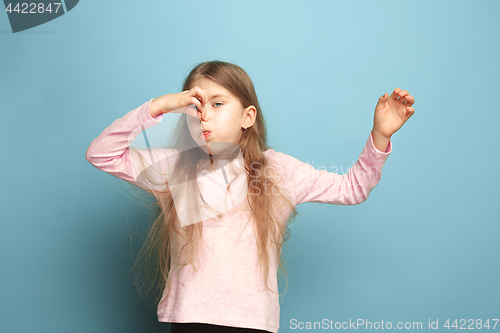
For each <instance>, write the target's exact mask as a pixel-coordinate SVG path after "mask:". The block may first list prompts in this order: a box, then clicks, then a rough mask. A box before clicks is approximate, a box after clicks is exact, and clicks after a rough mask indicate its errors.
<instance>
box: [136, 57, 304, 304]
mask: <svg viewBox="0 0 500 333" xmlns="http://www.w3.org/2000/svg"><path fill="white" fill-rule="evenodd" d="M200 77H204V78H208V79H210V80H212V81H214V82H215V83H217V84H219V85H220V86H222V87H224V88H225V89H227V90H228V91H229V92H231V93H232V94H233V95H234V96H235V97H237V98H238V99H239V100H240V102H241V105H242V106H243V108H247V107H248V106H250V105H253V106H255V108H256V110H257V113H256V119H255V123H254V125H253V126H251V127H250V128H248V129H246V130H243V129H242V135H241V137H240V140H239V142H237V145H238V146H239V148H240V150H241V153H242V156H243V160H244V165H245V170H246V171H247V175H248V183H247V189H248V196H247V203H248V207H249V210H250V211H251V216H253V217H254V219H255V220H254V221H255V223H256V225H255V226H254V228H255V238H256V242H257V248H258V257H259V264H260V267H261V273H262V278H263V280H264V281H265V286H266V288H267V289H268V290H270V289H269V285H268V283H267V282H268V274H269V266H270V258H269V257H270V248H269V247H270V246H271V249H273V248H272V247H273V246H274V251H275V253H276V262H279V272H278V273H279V276H284V277H285V280H286V285H287V286H288V279H287V276H286V268H285V265H284V264H285V260H284V258H283V257H282V255H281V254H282V251H281V250H282V246H283V243H284V242H285V241H286V240H287V239H288V238H289V234H290V230H289V228H288V225H289V224H290V222H291V221H292V220H293V219H294V218H295V217H296V215H297V211H296V210H295V207H294V205H293V204H292V202H291V200H290V197H289V195H288V194H287V193H286V191H284V189H283V188H282V187H281V186H279V184H278V182H279V181H280V176H282V174H283V172H282V170H278V169H277V168H275V165H272V163H269V161H268V160H267V159H266V158H265V156H264V154H263V152H264V151H266V150H267V149H270V148H271V147H269V146H268V145H267V142H266V139H267V136H266V125H265V121H264V116H263V114H262V110H261V108H260V106H259V102H258V99H257V94H256V92H255V88H254V85H253V83H252V80H251V79H250V77H249V76H248V74H247V73H246V72H245V71H244V70H243V69H242V68H241V67H239V66H237V65H234V64H231V63H228V62H222V61H209V62H203V63H200V64H198V65H197V66H196V67H195V68H194V69H193V70H192V71H191V72H190V73H189V75H188V76H187V78H186V79H185V81H184V84H183V91H184V90H188V89H189V88H191V84H192V83H193V82H194V81H195V80H196V79H198V78H200ZM190 140H191V141H192V137H191V134H190V132H189V129H188V125H187V119H186V114H181V116H180V118H179V121H178V123H177V124H176V127H175V130H174V132H173V136H172V139H171V144H170V145H168V147H169V148H174V149H175V148H179V146H180V145H181V144H182V142H188V141H190ZM200 152H201V149H199V151H197V150H196V149H190V150H186V151H184V153H182V154H179V158H178V159H177V161H176V162H175V169H174V171H173V174H175V173H176V171H175V170H182V171H183V174H185V175H187V177H190V179H193V178H195V176H196V173H197V171H198V170H199V167H200V165H205V164H206V159H205V158H204V157H205V156H206V154H205V155H204V154H203V153H201V154H200ZM132 153H134V151H132ZM135 155H136V156H137V158H139V159H140V160H141V161H142V163H144V164H147V162H146V161H145V160H144V158H143V157H142V156H141V155H140V154H137V153H135ZM144 168H145V166H144ZM269 188H272V189H273V190H272V191H269ZM276 188H278V189H279V191H277V193H276V191H275V189H276ZM264 193H265V194H264ZM152 194H154V197H155V199H156V201H155V200H153V202H154V203H153V204H152V205H150V206H149V207H150V208H152V212H153V220H154V221H153V222H152V224H151V226H150V228H149V231H148V234H147V236H146V238H145V240H144V242H143V244H142V247H141V248H140V250H139V251H138V252H137V255H136V256H135V260H134V264H133V266H132V272H133V274H134V284H135V286H136V288H137V290H138V292H139V296H140V298H141V300H146V301H152V303H151V306H152V307H153V306H158V302H160V303H161V302H163V301H165V299H166V297H167V296H168V293H167V294H165V297H163V299H162V295H163V293H164V291H165V289H168V290H170V286H171V283H172V276H171V275H172V274H171V273H172V271H171V269H172V268H179V269H182V268H183V267H185V266H186V265H189V264H192V265H193V267H195V269H196V266H195V262H196V258H197V253H198V250H199V244H200V243H201V242H200V238H202V237H201V236H202V227H203V225H202V223H194V224H190V225H187V226H183V227H179V225H178V222H179V220H178V216H177V212H176V209H175V206H174V203H173V201H174V200H173V198H172V193H170V191H169V190H168V188H167V189H166V190H165V191H154V193H152ZM181 254H182V255H181ZM182 257H184V260H181V258H182ZM285 290H286V289H285ZM270 291H271V292H273V291H272V290H270Z"/></svg>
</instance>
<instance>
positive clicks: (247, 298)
mask: <svg viewBox="0 0 500 333" xmlns="http://www.w3.org/2000/svg"><path fill="white" fill-rule="evenodd" d="M151 100H152V99H151ZM151 100H149V101H148V102H146V103H144V104H143V105H141V106H140V107H138V108H137V109H134V110H132V111H130V112H129V113H127V114H126V115H124V116H123V117H121V118H119V119H117V120H115V121H114V122H113V123H112V124H111V125H110V126H108V127H107V128H106V129H105V130H104V131H103V132H102V133H101V134H100V135H99V136H98V137H97V138H95V139H94V140H93V141H92V143H91V144H90V146H89V148H88V149H87V152H86V156H85V157H86V159H87V161H89V162H90V163H91V164H92V165H93V166H95V167H96V168H98V169H100V170H102V171H105V172H107V173H110V174H112V175H114V176H116V177H119V178H121V179H123V180H125V181H127V182H130V183H132V184H134V185H136V186H138V187H141V188H143V189H147V188H148V184H144V183H140V182H138V181H137V179H138V175H139V174H140V172H141V171H142V170H140V169H139V164H138V163H137V161H136V160H135V159H134V155H132V154H131V153H130V150H131V149H135V150H136V151H137V152H138V153H140V154H142V156H143V157H144V158H145V159H146V160H148V162H151V161H152V159H156V158H158V159H159V158H162V159H163V158H165V157H166V156H167V155H169V154H171V153H172V150H171V149H165V148H152V149H151V150H148V149H136V148H133V147H129V145H130V144H131V143H132V141H133V140H134V139H135V137H136V136H137V135H138V134H139V133H141V131H142V130H143V129H146V128H149V127H151V126H154V125H156V124H158V123H160V122H161V120H162V118H163V114H160V115H158V116H157V117H155V118H152V117H151V115H150V114H149V107H150V104H151ZM391 151H392V143H391V142H389V145H388V147H387V150H386V151H385V152H381V151H379V150H378V149H377V148H376V147H375V146H374V144H373V137H372V134H371V133H370V136H369V137H368V140H367V142H366V144H365V146H364V148H363V151H362V152H361V154H360V155H359V158H358V161H357V162H356V163H355V164H354V165H353V166H352V167H351V168H350V169H349V171H348V173H347V174H344V175H338V174H336V173H333V172H329V171H326V170H317V169H315V168H314V167H313V166H311V165H310V164H307V163H304V162H302V161H300V160H298V159H296V158H294V157H292V156H290V155H287V154H284V153H281V152H277V151H275V150H273V149H269V150H266V151H265V152H264V155H265V156H266V158H267V159H268V160H269V161H270V162H271V163H273V164H274V165H278V166H279V167H280V168H281V169H282V170H283V175H284V177H283V179H282V182H281V183H280V185H281V186H282V187H283V188H284V189H286V190H287V191H288V193H290V194H291V199H292V203H293V204H294V205H298V204H300V203H303V202H320V203H329V204H337V205H356V204H360V203H362V202H363V201H365V200H366V199H367V197H368V195H369V193H370V192H371V190H372V189H373V188H374V187H375V186H376V185H377V183H378V182H379V180H380V177H381V172H382V167H383V166H384V163H385V160H386V159H387V157H388V156H389V154H390V153H391ZM169 156H170V155H169ZM288 214H289V213H288ZM286 217H288V215H287V216H286ZM248 218H250V222H251V223H252V224H254V223H255V220H254V219H253V218H251V216H250V214H249V213H248V211H246V210H243V211H242V210H232V211H229V212H226V213H225V214H224V215H223V216H222V218H221V219H219V220H218V221H208V222H207V221H203V222H201V223H203V239H204V240H205V243H206V245H204V248H203V251H200V253H199V256H200V257H199V258H200V264H199V265H200V267H199V268H198V270H194V269H193V267H192V266H191V265H188V266H186V267H184V269H183V270H182V271H181V273H180V275H181V276H180V281H181V283H178V282H177V275H175V276H174V280H172V289H171V290H170V294H169V297H168V298H167V301H166V302H164V303H162V304H161V305H160V306H158V320H159V321H162V322H176V323H187V322H199V323H208V324H215V325H224V326H235V327H245V328H254V329H261V330H267V331H271V332H278V329H279V315H280V307H279V295H278V294H277V291H278V283H277V272H278V264H279V263H278V262H276V260H275V259H273V257H274V256H275V255H276V253H270V254H271V256H270V272H269V278H268V284H269V286H270V288H271V289H272V290H273V291H274V292H275V293H271V292H270V291H269V290H267V289H266V288H265V287H264V286H263V283H262V279H261V275H260V271H259V268H258V255H257V243H256V240H255V238H254V233H253V227H251V225H250V223H248V224H247V221H248ZM165 293H166V290H165V292H164V295H165Z"/></svg>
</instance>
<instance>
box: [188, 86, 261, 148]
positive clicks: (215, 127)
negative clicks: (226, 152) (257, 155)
mask: <svg viewBox="0 0 500 333" xmlns="http://www.w3.org/2000/svg"><path fill="white" fill-rule="evenodd" d="M195 86H198V87H200V88H201V89H202V90H205V91H206V93H207V97H208V100H207V103H206V104H205V105H203V107H202V110H203V111H206V115H205V119H204V120H202V121H201V124H200V119H198V118H194V117H192V116H190V115H186V116H187V122H188V127H189V131H190V132H191V136H192V137H193V139H194V141H196V143H197V144H198V145H199V146H200V147H202V149H203V150H205V151H207V152H208V150H207V148H206V147H207V142H229V143H233V144H236V143H237V142H238V140H239V138H240V136H241V134H242V131H243V128H244V127H250V126H252V125H253V123H254V120H255V114H256V109H255V107H254V106H253V105H251V106H249V107H248V108H246V109H244V108H243V106H242V105H241V102H240V100H239V99H238V98H236V97H235V96H234V95H233V94H231V93H230V92H229V91H228V90H227V89H225V88H224V87H222V86H220V85H219V84H217V83H215V82H214V81H212V80H210V79H207V78H205V77H201V78H199V79H196V80H195V81H193V83H192V84H191V86H190V87H189V88H193V87H195ZM201 126H203V130H205V131H210V135H208V136H204V135H202V128H201ZM200 135H201V136H200ZM213 153H214V152H213Z"/></svg>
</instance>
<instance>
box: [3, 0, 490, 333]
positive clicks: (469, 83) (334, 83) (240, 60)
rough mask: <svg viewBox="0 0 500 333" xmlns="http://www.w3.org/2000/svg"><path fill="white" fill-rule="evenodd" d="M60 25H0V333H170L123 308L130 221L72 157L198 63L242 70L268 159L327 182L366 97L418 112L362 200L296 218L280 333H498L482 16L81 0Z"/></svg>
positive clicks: (110, 184) (444, 10)
mask: <svg viewBox="0 0 500 333" xmlns="http://www.w3.org/2000/svg"><path fill="white" fill-rule="evenodd" d="M40 2H43V1H40ZM4 3H5V5H6V7H7V5H8V1H4ZM70 3H71V4H70ZM63 4H64V1H63ZM60 10H64V12H63V14H61V15H58V16H57V17H56V16H54V17H50V18H43V19H42V20H46V21H47V22H45V23H43V22H42V23H40V24H38V23H33V24H35V25H34V26H32V27H29V28H26V27H25V26H23V27H22V28H19V27H20V26H21V25H20V23H19V22H20V21H19V17H17V18H16V17H14V16H15V13H10V14H11V15H10V16H9V12H8V11H5V12H4V13H0V109H1V113H0V115H1V116H0V117H1V122H0V124H1V128H2V130H1V131H0V135H1V142H2V148H1V150H2V154H1V156H2V165H1V170H2V175H3V180H2V191H1V196H2V200H1V205H2V207H1V208H2V209H1V210H0V221H1V222H0V228H1V232H0V255H1V257H0V258H1V274H0V288H1V292H0V295H1V296H0V305H1V308H2V310H1V311H0V332H9V333H11V332H12V333H24V332H40V333H42V332H74V333H80V332H82V333H83V332H85V333H86V332H120V333H125V332H168V331H169V325H168V324H161V323H158V322H157V318H156V312H155V310H154V309H153V310H151V309H148V308H147V307H146V306H145V305H144V304H143V303H138V302H137V293H136V290H135V287H134V286H133V284H132V278H131V276H130V274H129V269H130V266H131V263H132V254H131V253H132V251H131V250H132V247H133V245H131V242H130V229H131V228H134V227H138V226H141V225H143V224H144V223H145V221H146V219H145V217H144V214H145V212H144V210H143V209H142V207H141V206H139V205H138V204H137V203H136V202H135V201H134V199H131V198H130V197H129V195H128V194H127V193H126V192H124V191H122V189H123V184H121V183H123V181H121V180H119V179H115V177H113V176H111V175H108V174H106V173H104V172H102V171H99V170H97V169H96V168H94V167H93V166H92V165H90V164H89V163H88V162H87V161H86V160H85V152H86V150H87V147H88V146H89V145H90V143H91V141H92V140H93V139H94V138H95V137H97V136H98V135H99V134H100V133H101V132H102V131H103V130H104V129H105V128H106V127H107V126H109V125H110V124H111V123H112V122H113V121H114V120H116V119H118V118H120V117H122V116H123V115H125V114H126V113H127V112H129V111H131V110H133V109H135V108H137V107H138V106H140V105H141V104H143V103H144V102H146V101H148V100H149V99H151V98H153V97H158V96H161V95H163V94H167V93H174V92H178V91H180V90H181V84H182V81H183V79H184V78H185V77H186V75H187V74H188V73H189V71H190V70H191V69H192V68H193V67H194V66H195V65H196V64H197V63H199V62H202V61H206V60H214V59H217V60H223V61H228V62H232V63H235V64H237V65H239V66H241V67H242V68H244V69H245V70H246V71H247V72H248V73H249V75H250V77H251V78H252V80H253V82H254V84H255V87H256V90H257V94H258V97H259V101H260V103H261V106H262V110H263V114H264V116H265V119H266V121H267V125H268V130H269V144H270V145H271V146H273V147H274V148H275V149H276V150H279V151H282V152H284V153H287V154H289V155H292V156H294V157H296V158H298V159H300V160H302V161H304V162H308V163H310V164H311V165H313V166H315V167H316V168H318V169H326V170H328V171H331V172H336V173H339V174H343V173H346V172H347V170H348V169H349V168H350V167H351V166H352V164H353V163H354V162H355V161H356V160H357V158H358V156H359V154H360V153H361V150H362V148H363V146H364V144H365V142H366V140H367V138H368V136H369V134H370V130H371V128H372V125H373V113H374V108H375V105H376V103H377V100H378V98H379V97H380V96H382V95H383V94H384V93H385V92H388V93H391V92H392V91H393V90H394V89H395V88H397V87H400V88H402V89H406V90H408V91H409V92H410V94H411V95H412V96H414V97H415V99H416V103H415V104H414V108H415V110H416V113H415V114H414V116H413V117H411V118H410V120H409V121H408V122H407V123H406V124H405V125H404V126H403V127H402V128H401V129H400V130H399V131H398V132H397V133H396V134H394V136H393V137H392V143H393V151H392V153H391V155H390V156H389V158H388V160H387V162H386V164H385V167H384V169H383V173H382V179H381V181H380V183H379V184H378V185H377V187H376V188H375V189H374V190H373V191H372V193H371V194H370V196H369V198H368V200H367V201H366V202H364V203H362V204H360V205H355V206H335V205H327V204H319V203H305V204H302V205H299V206H298V210H299V213H300V216H299V217H298V218H297V220H296V221H295V223H293V224H292V225H291V227H290V228H291V238H290V240H289V241H288V242H287V243H286V246H285V251H284V255H285V256H286V259H287V267H288V282H289V284H288V290H287V292H286V294H285V296H284V298H283V299H282V301H281V303H280V306H281V317H280V332H295V331H297V330H301V329H302V328H303V329H306V328H307V327H309V326H308V325H314V323H315V322H316V323H317V322H321V323H324V320H327V321H328V322H330V321H331V323H333V326H334V327H333V329H331V330H346V329H352V326H350V328H347V327H346V325H347V324H349V323H352V322H354V321H356V322H358V320H364V321H369V322H372V323H379V325H381V324H382V321H383V322H384V324H385V323H387V322H391V323H392V329H397V328H396V325H397V323H401V324H400V325H399V328H402V329H406V330H407V329H408V328H409V326H408V325H414V324H413V323H415V322H417V323H422V327H421V329H419V330H422V331H424V330H433V331H436V330H437V331H450V330H456V329H457V328H455V327H451V328H450V329H448V328H446V327H445V325H446V321H447V320H449V325H450V326H451V325H452V324H453V322H454V321H455V320H458V321H457V322H456V325H458V329H460V326H461V327H462V328H467V329H471V328H475V329H482V330H488V331H500V324H499V325H497V324H496V321H495V319H497V321H498V318H500V285H499V281H500V268H499V262H498V257H499V254H500V242H499V236H500V225H499V220H500V219H499V216H500V214H499V213H500V208H499V207H500V205H499V204H498V202H497V200H498V199H499V195H498V192H497V191H498V188H499V187H500V179H499V176H498V166H499V165H500V158H499V155H498V152H499V150H498V147H497V141H498V136H497V131H498V128H499V126H498V124H499V122H500V112H498V103H497V97H498V92H499V91H500V81H499V77H500V39H499V38H498V35H499V33H500V21H499V20H498V17H499V15H500V2H499V1H495V0H489V1H483V0H480V1H451V0H447V1H367V0H366V1H198V0H193V1H187V2H186V1H160V0H155V1H153V0H151V1H143V2H137V1H124V0H121V1H118V0H110V1H97V0H82V1H79V2H78V1H71V2H70V1H66V3H65V5H64V6H63V8H62V9H60ZM18 14H19V15H21V14H20V13H18ZM51 15H52V14H51ZM16 20H17V21H16ZM15 22H17V23H15ZM30 24H31V23H30ZM36 24H38V25H36ZM14 27H18V29H23V30H20V31H17V32H14ZM175 120H176V116H175V115H167V116H165V117H164V118H163V120H162V123H161V124H159V125H157V126H154V127H152V128H150V129H147V135H148V138H149V144H150V145H151V146H155V147H159V146H162V145H163V144H164V138H165V135H163V134H164V133H166V131H168V130H169V128H170V127H169V126H171V125H172V124H173V123H174V122H175ZM134 145H136V147H145V140H144V136H143V135H139V136H138V137H137V139H136V141H135V142H134ZM134 241H136V239H135V238H134V239H133V242H134ZM460 320H463V321H460ZM487 320H489V321H488V323H489V326H490V327H488V328H487V327H485V326H484V325H485V323H486V322H487ZM435 322H437V325H438V326H433V327H432V329H429V323H435ZM464 322H465V323H466V324H464V325H462V324H463V323H464ZM335 325H337V326H336V327H335ZM339 325H340V326H339ZM471 325H472V326H471ZM494 325H496V326H495V327H494ZM431 326H432V325H431ZM311 327H314V326H311ZM322 327H323V328H322V329H325V328H324V325H323V326H322ZM379 327H380V326H379ZM357 328H358V329H359V330H375V329H376V328H375V327H373V328H369V327H368V328H367V327H365V326H360V327H357ZM316 329H317V330H320V328H318V326H317V324H316Z"/></svg>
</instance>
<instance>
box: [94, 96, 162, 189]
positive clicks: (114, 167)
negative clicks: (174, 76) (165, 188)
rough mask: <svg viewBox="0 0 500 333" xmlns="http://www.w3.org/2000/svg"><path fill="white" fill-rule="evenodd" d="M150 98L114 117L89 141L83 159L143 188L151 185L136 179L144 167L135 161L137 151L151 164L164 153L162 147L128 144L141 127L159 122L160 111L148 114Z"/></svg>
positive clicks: (141, 129) (144, 127)
mask: <svg viewBox="0 0 500 333" xmlns="http://www.w3.org/2000/svg"><path fill="white" fill-rule="evenodd" d="M152 100H153V98H152V99H150V100H149V101H147V102H146V103H144V104H142V105H141V106H139V107H138V108H137V109H134V110H132V111H130V112H129V113H127V114H126V115H124V116H123V117H121V118H119V119H117V120H115V121H114V122H113V123H112V124H111V125H109V126H108V127H107V128H106V129H105V130H104V131H103V132H102V133H101V134H100V135H99V136H98V137H97V138H95V139H94V140H93V141H92V143H91V144H90V146H89V147H88V149H87V152H86V153H85V158H86V159H87V161H88V162H89V163H90V164H92V165H93V166H95V167H96V168H97V169H99V170H102V171H104V172H107V173H109V174H111V175H113V176H116V177H118V178H120V179H123V180H125V181H127V182H129V183H132V184H134V185H136V186H138V187H140V188H143V189H145V190H149V189H151V188H152V184H151V183H146V182H145V181H144V180H142V181H138V180H137V179H138V175H139V174H140V173H141V172H142V171H143V168H144V167H143V166H142V163H139V160H138V159H139V156H138V155H137V154H140V155H142V156H143V157H144V158H145V159H146V161H148V163H150V164H152V163H154V162H155V161H158V160H159V159H164V158H165V157H166V149H165V148H152V149H137V148H133V147H129V145H130V144H131V143H132V141H133V140H134V139H135V138H136V136H137V135H138V134H139V133H141V132H142V131H143V130H144V129H146V128H149V127H151V126H154V125H156V124H158V123H160V122H161V120H162V118H163V114H159V115H158V116H156V117H155V118H153V117H151V115H150V114H149V107H150V105H151V101H152ZM143 178H144V177H141V179H143Z"/></svg>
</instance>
